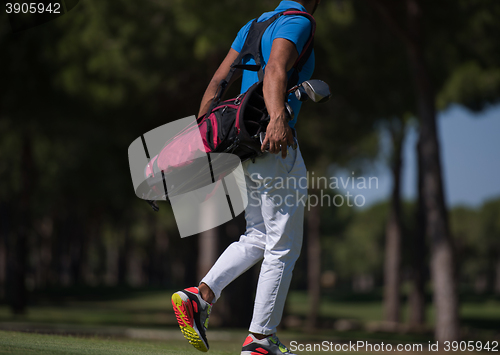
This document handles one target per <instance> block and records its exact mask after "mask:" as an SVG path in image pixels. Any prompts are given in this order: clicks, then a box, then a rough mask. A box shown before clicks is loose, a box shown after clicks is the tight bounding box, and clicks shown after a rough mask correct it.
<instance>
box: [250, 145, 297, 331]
mask: <svg viewBox="0 0 500 355" xmlns="http://www.w3.org/2000/svg"><path fill="white" fill-rule="evenodd" d="M248 170H249V173H250V175H251V176H253V178H254V179H261V183H258V189H259V192H260V196H261V199H262V208H261V209H262V216H263V220H264V225H265V229H266V231H267V233H266V244H265V251H264V261H263V263H262V267H261V271H260V275H259V282H258V286H257V295H256V298H255V306H254V314H253V318H252V323H251V325H250V332H252V333H254V334H256V335H257V338H260V337H261V336H260V335H270V334H273V333H275V332H276V327H277V326H278V324H279V323H280V322H281V316H282V314H283V308H284V305H285V300H286V296H287V294H288V288H289V286H290V281H291V278H292V271H293V268H294V265H295V262H296V260H297V258H298V257H299V254H300V249H301V246H302V235H303V221H304V207H305V201H306V198H307V177H306V168H305V165H304V161H303V159H302V155H301V154H300V150H299V149H297V150H296V151H293V150H291V149H290V151H289V155H288V156H287V158H286V159H284V160H283V159H282V158H281V155H269V156H268V157H267V159H266V160H263V161H262V164H260V165H255V166H251V165H250V166H249V167H248Z"/></svg>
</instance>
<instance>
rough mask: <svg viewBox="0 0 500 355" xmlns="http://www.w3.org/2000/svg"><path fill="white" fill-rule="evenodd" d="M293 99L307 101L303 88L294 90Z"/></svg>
mask: <svg viewBox="0 0 500 355" xmlns="http://www.w3.org/2000/svg"><path fill="white" fill-rule="evenodd" d="M295 97H296V98H297V100H299V101H302V102H304V101H307V99H309V97H308V96H307V93H306V91H305V90H304V88H303V87H302V85H301V86H299V87H298V88H297V90H295Z"/></svg>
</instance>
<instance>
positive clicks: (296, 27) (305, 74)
mask: <svg viewBox="0 0 500 355" xmlns="http://www.w3.org/2000/svg"><path fill="white" fill-rule="evenodd" d="M288 9H297V10H300V11H306V9H305V8H304V7H303V6H302V5H301V4H299V3H298V2H295V1H287V0H285V1H281V3H280V4H279V6H278V7H277V8H276V10H274V11H271V12H266V13H264V14H262V15H261V16H260V17H259V18H258V20H257V21H258V22H262V21H266V20H268V19H269V18H271V17H273V16H274V15H276V14H277V13H278V12H282V11H285V10H288ZM253 21H254V20H251V21H250V22H248V23H247V24H246V25H245V26H243V27H242V28H241V30H240V31H239V32H238V35H237V36H236V39H235V40H234V42H233V44H232V46H231V47H232V48H233V49H234V50H235V51H237V52H238V53H239V52H241V49H242V48H243V44H244V43H245V39H246V37H247V35H248V31H249V30H250V26H251V24H252V22H253ZM311 26H312V24H311V21H310V20H309V19H308V18H307V17H304V16H300V15H293V16H291V15H287V16H281V17H279V18H278V19H277V20H276V21H274V22H273V23H272V24H271V25H270V26H269V27H268V28H267V29H266V31H265V32H264V36H263V37H262V43H261V49H262V57H263V63H262V65H263V67H264V68H265V66H266V64H267V61H268V60H269V56H270V54H271V48H272V45H273V41H274V40H275V39H276V38H284V39H287V40H289V41H290V42H292V43H294V44H295V47H296V48H297V52H298V53H299V55H300V54H301V53H302V49H303V48H304V45H305V44H306V43H307V41H308V40H309V37H310V36H311ZM243 64H255V61H254V60H253V58H250V59H248V60H244V61H243ZM292 70H293V69H292ZM292 70H290V71H289V72H288V77H290V75H291V73H292ZM313 71H314V51H313V52H312V53H311V56H310V57H309V59H308V60H307V62H306V63H305V65H304V67H303V68H302V71H301V72H300V73H299V83H301V82H303V81H304V80H309V79H310V78H311V76H312V73H313ZM258 81H259V78H258V75H257V72H253V71H249V70H244V71H243V79H242V83H241V92H242V93H244V92H246V91H247V90H248V88H249V87H250V86H252V85H253V84H255V83H256V82H258ZM288 104H289V105H290V106H291V107H292V109H293V111H294V112H295V118H294V119H293V120H292V121H290V123H289V124H290V126H291V127H294V126H295V123H296V122H297V117H298V115H299V111H300V107H301V106H302V102H300V101H299V100H297V98H296V97H295V94H290V95H288Z"/></svg>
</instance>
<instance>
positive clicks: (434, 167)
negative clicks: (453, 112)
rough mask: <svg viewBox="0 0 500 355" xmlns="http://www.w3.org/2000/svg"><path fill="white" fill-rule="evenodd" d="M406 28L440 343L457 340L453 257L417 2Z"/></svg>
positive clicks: (413, 3) (411, 3) (410, 3)
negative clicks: (417, 122)
mask: <svg viewBox="0 0 500 355" xmlns="http://www.w3.org/2000/svg"><path fill="white" fill-rule="evenodd" d="M407 5H408V25H409V27H410V31H411V33H412V37H413V38H414V41H413V42H410V43H409V45H408V54H409V59H410V66H411V71H412V75H413V79H414V82H415V90H416V95H417V106H418V116H419V118H420V139H421V144H422V146H421V148H422V166H423V193H424V203H425V210H426V230H427V233H426V234H427V235H428V236H429V238H430V241H431V246H432V247H431V251H432V254H431V273H432V281H433V285H434V305H435V308H436V324H435V327H436V328H435V337H436V340H438V341H440V342H443V341H446V340H449V341H453V340H458V339H459V337H460V328H459V316H458V293H457V280H456V273H455V255H454V249H453V245H452V239H451V235H450V232H449V226H448V216H447V211H446V205H445V199H444V191H443V182H442V174H441V160H440V155H439V154H440V151H439V143H438V137H437V132H436V131H437V128H436V111H435V94H434V91H433V88H432V85H431V80H430V75H429V71H428V69H427V67H426V64H425V59H424V53H423V48H422V42H421V34H422V29H421V27H420V20H421V8H420V4H419V2H418V1H417V0H407Z"/></svg>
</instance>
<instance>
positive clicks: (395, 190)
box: [384, 120, 405, 323]
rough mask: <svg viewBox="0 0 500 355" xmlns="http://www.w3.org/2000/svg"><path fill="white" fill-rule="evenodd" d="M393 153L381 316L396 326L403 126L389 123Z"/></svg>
mask: <svg viewBox="0 0 500 355" xmlns="http://www.w3.org/2000/svg"><path fill="white" fill-rule="evenodd" d="M388 131H389V134H390V136H391V141H392V147H393V151H392V154H391V164H390V165H391V171H392V176H393V182H392V184H393V185H392V186H393V187H392V194H391V198H390V201H391V205H390V211H389V218H388V221H387V225H386V240H385V265H384V266H385V267H384V313H385V320H386V321H389V322H393V323H397V322H399V320H400V306H401V295H400V286H401V274H400V272H401V239H402V236H403V226H402V218H401V214H402V211H401V209H402V205H401V168H402V157H401V151H402V147H403V141H404V135H405V126H404V123H403V122H402V121H401V120H393V121H392V122H390V123H389V127H388Z"/></svg>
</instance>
